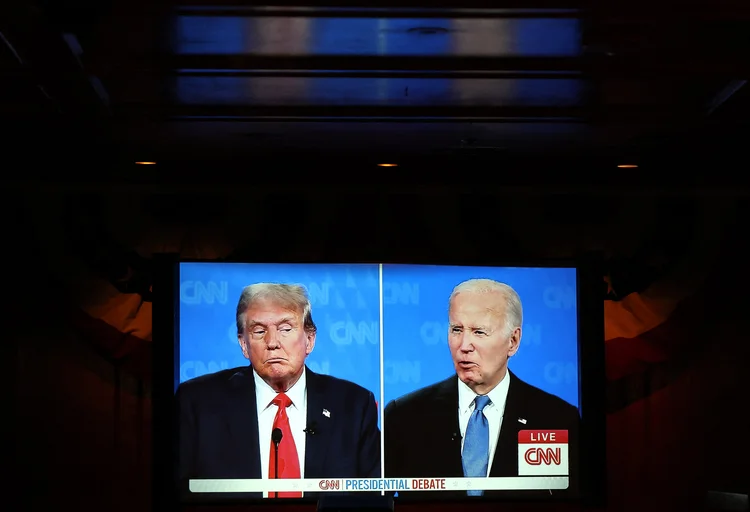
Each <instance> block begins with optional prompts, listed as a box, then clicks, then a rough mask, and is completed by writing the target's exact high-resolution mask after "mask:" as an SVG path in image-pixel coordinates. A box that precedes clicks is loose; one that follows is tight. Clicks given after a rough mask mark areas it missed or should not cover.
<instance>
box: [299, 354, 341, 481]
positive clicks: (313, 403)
mask: <svg viewBox="0 0 750 512" xmlns="http://www.w3.org/2000/svg"><path fill="white" fill-rule="evenodd" d="M305 371H306V372H307V428H312V429H313V430H314V433H308V434H307V439H306V442H305V478H317V477H318V476H322V475H323V468H324V467H325V459H326V455H327V454H328V451H329V450H328V445H329V444H330V440H331V436H332V435H333V431H334V426H335V423H334V422H335V421H336V419H337V418H339V417H342V415H343V414H344V413H345V411H343V410H339V409H338V408H337V407H336V404H333V403H331V402H330V395H329V394H328V393H327V392H326V391H327V390H326V389H325V381H323V380H322V379H321V378H320V376H319V375H318V374H317V373H314V372H311V371H310V370H309V369H308V368H305ZM326 412H327V414H325V413H326Z"/></svg>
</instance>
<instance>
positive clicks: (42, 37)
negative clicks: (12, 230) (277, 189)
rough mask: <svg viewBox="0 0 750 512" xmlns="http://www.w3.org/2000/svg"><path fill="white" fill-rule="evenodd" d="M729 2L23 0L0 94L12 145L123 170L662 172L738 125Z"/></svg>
mask: <svg viewBox="0 0 750 512" xmlns="http://www.w3.org/2000/svg"><path fill="white" fill-rule="evenodd" d="M746 4H747V2H742V1H739V0H738V1H736V2H725V3H721V2H719V3H717V2H711V3H708V2H707V1H704V0H701V1H700V2H698V3H696V2H692V3H689V5H684V4H677V3H668V2H664V1H663V0H653V1H652V2H644V1H633V2H612V1H604V0H601V1H599V2H587V3H582V2H580V1H579V0H571V1H567V2H565V1H562V0H528V1H525V2H522V1H520V0H507V1H503V0H498V1H495V2H490V1H481V0H464V1H458V0H453V1H449V0H438V1H435V0H432V1H426V0H401V1H396V0H379V1H375V0H370V1H363V0H348V1H346V0H328V1H325V2H321V1H320V0H296V1H295V0H287V1H284V0H265V1H264V0H261V2H260V3H255V2H249V1H243V0H182V1H181V2H177V3H172V4H167V3H165V2H153V1H146V0H129V1H126V0H101V1H93V0H39V1H38V2H37V3H36V4H33V3H29V2H21V3H16V4H14V5H13V6H12V8H11V13H10V16H3V17H2V21H0V23H2V22H5V23H4V24H3V25H2V26H0V34H1V35H2V40H3V41H2V43H3V44H2V45H0V51H1V52H2V54H1V56H0V58H2V68H3V77H4V78H3V82H4V85H3V89H4V90H5V92H4V93H3V95H2V105H1V106H0V108H2V111H3V115H4V116H3V117H4V118H5V119H6V122H5V123H4V124H5V125H6V126H5V127H6V132H8V133H10V137H9V138H6V143H8V144H9V145H8V150H9V152H10V153H11V154H12V155H15V156H20V157H21V158H19V159H16V163H18V162H31V161H34V160H35V159H38V158H44V159H48V160H49V159H53V160H55V161H60V160H62V159H65V160H66V161H70V160H71V159H72V160H74V161H77V162H87V163H91V162H99V163H102V162H106V163H107V164H108V165H110V164H117V166H119V167H117V168H118V169H121V170H124V172H126V173H130V172H132V173H134V174H133V175H134V176H153V175H154V174H155V172H156V171H154V168H150V169H148V170H143V169H141V168H138V169H135V170H134V168H133V163H134V162H135V161H137V160H140V161H156V162H157V163H158V165H157V167H158V168H159V172H160V173H167V172H168V171H167V169H172V171H170V172H173V173H177V172H178V171H177V169H178V168H179V169H180V171H179V172H180V173H186V172H187V171H185V170H184V169H186V168H188V167H189V168H200V169H201V170H202V171H205V169H206V165H211V166H212V169H219V168H224V167H225V166H226V165H227V164H229V163H230V162H231V163H232V164H233V165H234V166H235V167H236V168H239V169H248V168H254V167H255V166H256V165H258V164H260V163H269V162H277V163H278V162H286V163H288V164H291V162H296V163H297V164H300V163H302V164H304V165H306V166H311V165H312V163H313V162H314V163H315V165H316V166H320V165H322V164H324V165H326V166H328V167H331V168H334V167H335V168H338V167H343V166H344V165H346V166H350V168H351V165H367V166H372V165H373V164H375V163H378V162H381V163H382V162H387V163H390V162H396V163H399V164H400V165H401V167H402V168H403V167H404V166H406V167H408V166H409V165H413V164H415V163H419V164H425V163H427V162H429V163H431V164H432V165H433V168H434V166H440V165H443V166H445V167H449V168H450V167H452V168H454V169H455V165H459V164H461V165H463V164H462V163H466V162H473V163H478V162H481V164H482V165H481V166H480V167H482V168H489V169H495V170H498V169H505V170H509V169H516V168H519V166H521V167H523V166H527V167H528V168H533V167H534V166H533V165H532V164H531V162H537V163H540V164H542V165H539V166H536V168H542V167H544V168H546V169H548V170H549V167H550V163H554V164H555V166H556V167H558V168H560V167H562V166H563V164H565V165H568V164H570V163H577V164H578V165H579V170H580V172H581V173H582V174H584V175H585V172H584V171H588V170H591V169H592V168H593V169H598V170H599V171H600V172H601V173H602V174H605V175H606V174H608V173H611V174H616V173H619V174H621V175H626V176H627V175H628V173H630V174H635V173H639V172H640V173H643V174H644V175H645V174H647V173H650V174H653V173H655V172H657V171H656V169H658V172H660V173H662V175H663V176H664V177H665V179H667V178H666V176H667V174H668V172H669V173H674V169H673V167H682V168H683V171H684V174H689V170H686V169H685V166H686V165H690V164H694V163H695V162H696V161H698V160H700V161H701V162H702V163H703V165H714V166H716V167H721V168H722V169H726V168H727V165H725V164H727V163H731V162H732V161H733V159H735V158H737V157H738V156H739V155H741V154H742V153H743V152H744V148H745V145H746V144H747V142H750V138H748V137H747V134H748V120H750V109H749V108H748V97H749V96H750V92H749V89H750V86H747V85H745V83H746V81H747V79H748V77H749V76H750V28H749V27H750V9H748V6H747V5H746ZM458 6H460V7H458ZM6 161H8V160H7V159H6ZM720 161H721V163H722V165H721V166H719V164H718V163H719V162H720ZM631 163H633V164H635V163H637V164H639V166H640V167H639V169H638V170H633V169H630V170H622V169H619V170H618V169H617V168H616V165H617V164H631ZM665 163H666V164H670V165H669V166H668V167H670V169H668V172H667V170H665V169H664V164H665ZM657 164H658V165H657ZM499 166H500V167H499ZM503 166H504V167H503ZM649 166H650V168H649ZM79 167H82V166H79ZM143 167H145V166H143ZM422 167H424V166H422ZM386 171H387V170H385V169H383V172H386ZM735 171H736V169H735V168H733V169H732V172H735ZM308 172H310V170H309V167H308ZM556 172H557V174H569V173H570V171H563V170H558V171H556ZM722 172H723V171H722ZM139 173H140V174H139ZM717 173H718V174H721V173H720V172H718V171H713V170H712V172H711V173H709V174H710V175H712V176H714V177H715V176H716V175H717ZM504 174H505V175H507V174H508V173H507V172H506V173H504ZM548 174H549V173H548ZM177 175H179V174H173V176H177ZM183 175H184V174H183ZM671 176H673V174H671ZM722 176H723V175H722ZM669 179H672V178H671V177H670V178H669ZM684 179H687V178H684ZM706 179H710V176H709V178H706Z"/></svg>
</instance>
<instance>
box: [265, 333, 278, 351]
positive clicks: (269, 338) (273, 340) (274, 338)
mask: <svg viewBox="0 0 750 512" xmlns="http://www.w3.org/2000/svg"><path fill="white" fill-rule="evenodd" d="M280 346H281V343H280V342H279V331H277V330H276V329H271V330H269V331H268V334H267V335H266V348H268V349H275V348H279V347H280Z"/></svg>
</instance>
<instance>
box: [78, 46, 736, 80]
mask: <svg viewBox="0 0 750 512" xmlns="http://www.w3.org/2000/svg"><path fill="white" fill-rule="evenodd" d="M86 62H87V66H89V68H90V69H92V70H95V71H94V72H102V73H103V74H108V73H112V72H115V73H116V74H123V73H126V72H130V73H136V72H140V71H143V72H156V73H165V74H172V73H174V72H175V70H190V71H191V72H199V71H200V70H215V71H221V72H229V71H250V70H262V71H271V70H283V71H302V70H320V71H332V70H341V71H383V70H389V71H412V72H414V71H430V72H435V71H442V72H453V71H455V72H484V71H493V72H497V71H500V72H527V71H535V72H554V71H563V72H581V73H585V74H587V75H589V76H592V77H594V76H607V77H610V76H612V77H626V78H658V77H665V78H668V77H670V76H686V77H688V76H697V75H711V76H713V77H715V78H719V79H722V78H728V79H733V78H737V79H743V78H746V77H747V75H748V74H750V60H748V59H746V58H745V56H742V55H737V56H733V55H718V54H717V55H711V54H708V55H695V54H670V55H667V54H664V53H662V52H657V53H650V52H643V53H634V54H630V55H607V54H604V55H587V56H585V57H469V56H438V57H436V56H419V55H415V56H363V55H345V56H332V55H313V54H310V55H302V56H267V55H263V56H261V55H248V54H203V55H200V54H191V55H168V56H167V55H165V56H163V58H154V57H153V56H148V55H142V56H134V57H133V58H131V59H130V60H124V61H118V62H115V63H112V62H107V61H106V60H105V59H103V58H101V59H100V58H93V59H92V60H90V61H86Z"/></svg>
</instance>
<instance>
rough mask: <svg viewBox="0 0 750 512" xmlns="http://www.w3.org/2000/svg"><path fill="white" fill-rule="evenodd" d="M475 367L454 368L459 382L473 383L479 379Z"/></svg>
mask: <svg viewBox="0 0 750 512" xmlns="http://www.w3.org/2000/svg"><path fill="white" fill-rule="evenodd" d="M476 370H477V369H476V368H460V367H459V368H456V374H457V375H458V378H459V379H461V382H463V383H464V384H467V385H469V384H474V383H476V382H477V380H478V379H479V372H477V371H476Z"/></svg>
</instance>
